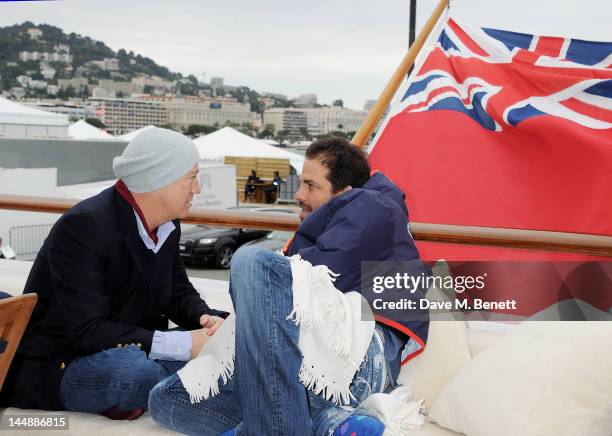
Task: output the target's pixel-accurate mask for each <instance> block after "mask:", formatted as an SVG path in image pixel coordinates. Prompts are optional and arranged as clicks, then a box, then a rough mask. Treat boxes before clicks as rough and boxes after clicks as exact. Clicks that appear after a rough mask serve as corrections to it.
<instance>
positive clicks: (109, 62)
mask: <svg viewBox="0 0 612 436" xmlns="http://www.w3.org/2000/svg"><path fill="white" fill-rule="evenodd" d="M86 65H95V66H96V67H98V68H100V69H102V70H104V71H119V59H117V58H104V59H102V60H101V61H89V62H87V64H86Z"/></svg>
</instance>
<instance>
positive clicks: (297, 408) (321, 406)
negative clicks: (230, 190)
mask: <svg viewBox="0 0 612 436" xmlns="http://www.w3.org/2000/svg"><path fill="white" fill-rule="evenodd" d="M231 268H232V269H231V273H230V293H231V296H232V301H233V303H234V310H235V311H236V336H235V338H236V356H235V370H234V376H233V379H232V380H230V381H229V383H227V384H226V385H224V386H221V392H220V393H219V394H218V395H217V396H215V397H211V398H208V399H207V400H202V401H200V402H198V403H195V404H191V402H190V400H189V395H188V394H187V392H186V391H185V388H184V387H183V385H182V383H181V380H180V379H179V377H178V376H177V375H176V374H175V375H172V376H170V377H169V378H168V379H166V380H164V381H162V382H161V383H159V384H158V385H157V386H155V387H154V388H153V390H152V391H151V394H150V397H149V410H150V412H151V415H152V416H153V419H154V420H155V421H156V422H158V423H159V424H161V425H163V426H165V427H168V428H170V429H172V430H175V431H179V432H182V433H187V434H218V433H222V432H224V431H226V430H229V429H231V428H233V427H237V430H238V434H240V435H280V434H290V435H296V436H298V435H310V434H317V435H324V434H330V432H333V430H334V429H335V428H336V427H337V426H338V425H339V424H340V423H342V422H343V421H344V420H345V419H347V418H348V417H349V416H350V415H351V412H350V411H348V410H345V409H343V408H340V407H337V406H335V405H333V403H331V402H329V401H326V400H325V399H324V398H322V397H320V396H318V395H315V394H314V393H313V392H311V391H308V390H307V389H306V388H305V387H304V385H303V384H302V383H301V382H300V381H299V377H298V374H299V369H300V366H301V362H302V356H301V352H300V349H299V347H298V339H299V327H298V326H296V325H295V324H294V323H293V322H292V321H289V320H287V319H286V318H287V315H289V313H290V312H291V310H292V308H293V298H292V293H293V291H292V276H291V266H290V265H289V260H288V259H286V258H285V257H283V256H280V255H278V254H275V253H273V252H271V251H269V250H265V249H262V248H258V247H249V246H247V247H243V248H241V249H240V250H238V251H237V252H236V254H235V255H234V257H233V258H232V267H231ZM393 386H394V382H393V380H392V376H391V374H390V371H389V365H388V363H387V362H386V360H385V358H384V335H381V334H380V332H379V331H377V333H376V334H375V336H374V338H373V340H372V343H371V344H370V348H369V349H368V352H367V355H366V357H365V359H364V361H363V362H362V364H361V367H360V368H359V370H358V372H357V374H356V376H355V378H354V379H353V383H352V384H351V388H350V389H351V393H352V394H353V396H354V397H355V398H354V399H353V400H352V403H351V406H353V407H357V406H358V405H359V404H360V403H361V402H362V401H363V400H364V399H365V398H367V396H368V395H369V394H370V393H374V392H384V391H388V390H390V389H391V388H392V387H393Z"/></svg>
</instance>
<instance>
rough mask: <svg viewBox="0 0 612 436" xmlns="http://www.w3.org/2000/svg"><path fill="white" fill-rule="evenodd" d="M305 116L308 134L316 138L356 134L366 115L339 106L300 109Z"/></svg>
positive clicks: (366, 113) (365, 113) (364, 112)
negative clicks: (333, 134)
mask: <svg viewBox="0 0 612 436" xmlns="http://www.w3.org/2000/svg"><path fill="white" fill-rule="evenodd" d="M300 110H301V111H302V112H304V114H305V115H306V120H307V124H308V133H309V134H311V135H313V136H317V135H323V134H326V133H331V132H345V133H348V132H356V131H357V130H358V129H359V127H360V126H361V123H363V120H364V119H365V118H366V116H367V115H368V112H367V111H356V110H353V109H346V108H343V107H339V106H332V107H322V108H303V109H300Z"/></svg>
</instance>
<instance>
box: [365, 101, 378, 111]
mask: <svg viewBox="0 0 612 436" xmlns="http://www.w3.org/2000/svg"><path fill="white" fill-rule="evenodd" d="M375 104H376V100H366V102H365V104H364V105H363V110H364V111H366V112H368V111H369V110H370V109H372V108H373V107H374V105H375Z"/></svg>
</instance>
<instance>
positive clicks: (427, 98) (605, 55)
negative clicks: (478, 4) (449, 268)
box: [399, 19, 612, 131]
mask: <svg viewBox="0 0 612 436" xmlns="http://www.w3.org/2000/svg"><path fill="white" fill-rule="evenodd" d="M611 65H612V44H610V43H600V42H588V41H582V40H578V39H571V38H555V37H540V36H534V35H528V34H523V33H516V32H508V31H502V30H496V29H488V28H475V27H470V26H465V25H464V26H459V24H457V23H456V22H455V21H454V20H452V19H449V20H448V22H447V25H446V27H445V29H444V30H443V31H442V32H441V34H440V37H439V39H438V42H437V47H436V49H435V50H434V51H433V52H432V53H431V55H430V56H429V57H428V58H427V60H426V61H425V63H424V64H423V65H422V67H421V69H420V71H419V73H418V75H417V76H416V77H415V78H414V82H413V83H412V84H411V85H410V87H409V88H408V89H407V91H406V92H405V94H404V96H403V98H402V104H401V105H400V106H399V110H402V111H406V112H419V111H426V110H438V109H449V110H456V111H460V112H462V113H464V114H466V115H468V116H469V117H470V118H472V119H473V120H475V121H476V122H478V123H479V124H480V125H481V126H483V127H485V128H487V129H489V130H495V131H501V130H503V129H504V128H508V127H509V126H516V125H518V124H519V123H520V122H522V121H524V120H526V119H529V118H531V117H535V116H538V115H542V114H549V115H554V116H557V117H561V118H565V119H567V120H571V121H573V122H575V123H578V124H581V125H583V126H586V127H590V128H593V129H609V128H611V127H612V69H611V68H610V67H611ZM513 76H514V77H515V78H516V79H513ZM523 78H524V79H527V80H525V81H521V79H523ZM517 85H520V86H517Z"/></svg>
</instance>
